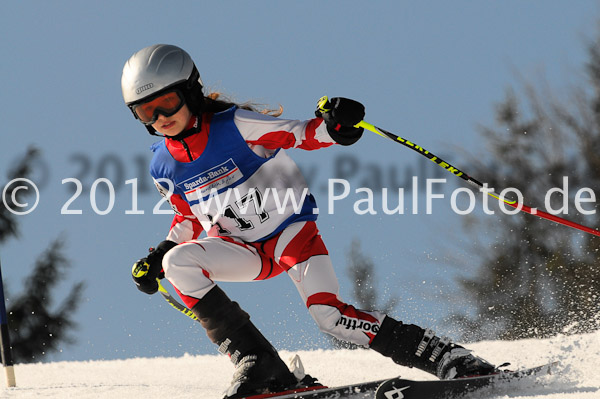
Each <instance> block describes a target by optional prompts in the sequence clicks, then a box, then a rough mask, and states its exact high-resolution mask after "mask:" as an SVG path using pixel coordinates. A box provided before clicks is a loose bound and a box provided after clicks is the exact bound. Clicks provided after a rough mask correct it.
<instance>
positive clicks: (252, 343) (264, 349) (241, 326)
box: [191, 286, 298, 399]
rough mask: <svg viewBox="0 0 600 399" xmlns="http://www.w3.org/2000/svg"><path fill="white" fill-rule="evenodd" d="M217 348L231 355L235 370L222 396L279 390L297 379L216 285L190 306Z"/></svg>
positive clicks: (247, 316) (290, 387) (237, 306)
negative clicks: (229, 384)
mask: <svg viewBox="0 0 600 399" xmlns="http://www.w3.org/2000/svg"><path fill="white" fill-rule="evenodd" d="M191 310H192V312H193V313H194V315H196V317H197V318H198V319H199V321H200V324H201V325H202V326H203V327H204V328H205V329H206V333H207V335H208V337H209V338H210V340H211V341H212V342H213V343H215V344H217V345H219V352H221V353H223V354H226V355H228V356H229V357H230V359H231V362H232V363H233V364H234V365H235V368H236V370H235V373H234V375H233V380H232V382H231V386H230V387H229V389H228V390H227V391H226V394H225V398H227V399H236V398H243V397H246V396H251V395H257V394H263V393H270V392H280V391H284V390H287V389H292V388H294V387H295V386H296V385H297V384H298V380H297V379H296V378H295V376H294V375H293V374H292V373H291V372H290V370H289V369H288V367H287V366H286V364H285V363H284V362H283V361H282V360H281V358H280V357H279V354H278V353H277V350H275V348H274V347H273V346H272V345H271V344H270V343H269V341H267V339H266V338H265V337H264V336H263V335H262V334H261V333H260V331H259V330H258V329H257V328H256V327H255V326H254V324H253V323H252V322H251V321H250V316H249V315H248V313H246V312H244V311H243V310H242V309H241V308H240V306H239V305H238V304H237V303H236V302H232V301H231V300H230V299H229V298H228V297H227V295H226V294H225V293H224V292H223V291H222V290H221V289H220V288H219V287H217V286H215V287H214V288H213V289H211V290H210V291H209V292H208V293H207V294H206V295H205V296H204V297H203V298H202V299H200V301H199V302H198V303H197V304H196V305H194V306H193V307H192V309H191Z"/></svg>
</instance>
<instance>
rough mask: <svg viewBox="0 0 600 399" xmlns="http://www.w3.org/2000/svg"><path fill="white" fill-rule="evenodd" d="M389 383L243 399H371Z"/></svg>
mask: <svg viewBox="0 0 600 399" xmlns="http://www.w3.org/2000/svg"><path fill="white" fill-rule="evenodd" d="M386 381H389V380H387V379H385V380H377V381H369V382H361V383H357V384H350V385H342V386H337V387H333V388H330V387H326V386H314V387H309V388H302V389H298V390H292V391H285V392H278V393H268V394H263V395H252V396H247V397H246V398H244V399H269V398H273V399H331V398H336V399H337V398H340V399H342V398H352V399H366V398H369V399H372V398H373V397H374V395H375V391H376V390H377V387H379V386H380V385H381V384H382V383H384V382H386Z"/></svg>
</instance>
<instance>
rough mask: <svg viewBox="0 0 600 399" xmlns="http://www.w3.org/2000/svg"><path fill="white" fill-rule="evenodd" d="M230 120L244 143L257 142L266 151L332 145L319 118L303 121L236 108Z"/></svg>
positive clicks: (253, 143)
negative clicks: (232, 120)
mask: <svg viewBox="0 0 600 399" xmlns="http://www.w3.org/2000/svg"><path fill="white" fill-rule="evenodd" d="M234 121H235V124H236V126H237V128H238V130H239V131H240V133H241V134H242V137H244V139H245V140H246V142H247V143H248V144H250V145H260V146H262V147H264V148H267V149H270V150H274V149H277V148H284V149H287V148H301V149H303V150H316V149H319V148H325V147H329V146H331V145H332V144H335V141H334V140H333V139H332V138H331V137H330V136H329V133H328V132H327V127H326V126H325V123H323V118H314V119H310V120H306V121H299V120H287V119H280V118H274V117H272V116H268V115H262V114H259V113H256V112H251V111H247V110H241V109H238V110H237V111H236V114H235V118H234Z"/></svg>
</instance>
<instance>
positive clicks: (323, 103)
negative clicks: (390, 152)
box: [317, 96, 600, 237]
mask: <svg viewBox="0 0 600 399" xmlns="http://www.w3.org/2000/svg"><path fill="white" fill-rule="evenodd" d="M329 106H330V104H329V100H328V98H327V96H323V97H321V99H319V102H318V103H317V107H318V109H319V111H320V112H321V113H325V112H329V111H330V109H328V108H327V107H329ZM356 127H362V128H364V129H366V130H369V131H371V132H373V133H376V134H378V135H380V136H382V137H386V138H388V139H390V140H392V141H394V142H396V143H400V144H402V145H403V146H405V147H408V148H410V149H411V150H413V151H416V152H417V153H419V154H421V155H423V156H424V157H426V158H427V159H429V160H430V161H432V162H434V163H435V164H437V165H439V166H441V167H442V168H444V169H446V170H447V171H448V172H450V173H452V174H453V175H455V176H457V177H460V178H461V179H463V180H464V181H466V182H467V183H469V184H471V185H473V186H476V187H479V188H482V189H483V190H482V191H484V192H485V193H487V194H488V195H490V196H491V197H493V198H495V199H497V200H499V201H502V202H504V203H506V204H507V205H510V206H512V207H513V208H515V209H518V210H520V211H523V212H526V213H529V214H531V215H535V216H539V217H540V218H542V219H547V220H550V221H553V222H555V223H558V224H562V225H564V226H568V227H571V228H574V229H577V230H581V231H584V232H586V233H588V234H592V235H595V236H599V237H600V231H598V230H597V229H592V228H590V227H587V226H584V225H581V224H579V223H575V222H573V221H570V220H567V219H564V218H561V217H559V216H556V215H552V214H550V213H547V212H544V211H540V210H539V209H537V208H531V207H529V206H527V205H524V204H519V203H517V201H509V200H507V199H505V198H501V197H499V196H498V194H496V193H494V192H493V191H492V190H491V189H489V188H487V187H486V186H484V185H483V184H482V183H481V182H479V181H478V180H475V179H474V178H472V177H470V176H469V175H467V174H466V173H465V172H463V171H461V170H460V169H458V168H457V167H455V166H452V165H451V164H449V163H448V162H446V161H444V160H443V159H441V158H439V157H438V156H436V155H434V154H432V153H431V152H429V151H427V150H426V149H425V148H423V147H421V146H420V145H417V144H415V143H413V142H411V141H409V140H406V139H404V138H402V137H400V136H398V135H395V134H394V133H390V132H388V131H387V130H384V129H381V128H379V127H377V126H375V125H372V124H370V123H368V122H365V121H364V120H363V121H360V122H359V123H358V124H356Z"/></svg>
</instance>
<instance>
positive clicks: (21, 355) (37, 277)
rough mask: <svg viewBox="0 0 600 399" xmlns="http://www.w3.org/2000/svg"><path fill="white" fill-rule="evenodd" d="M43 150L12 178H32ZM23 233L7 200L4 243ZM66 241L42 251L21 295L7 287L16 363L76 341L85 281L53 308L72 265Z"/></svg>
mask: <svg viewBox="0 0 600 399" xmlns="http://www.w3.org/2000/svg"><path fill="white" fill-rule="evenodd" d="M38 156H39V152H38V151H37V150H36V149H34V148H30V149H29V150H28V151H27V153H26V154H25V156H24V157H22V158H21V159H23V160H24V161H22V162H21V163H19V164H18V165H17V166H16V167H15V168H14V170H13V171H11V172H10V173H9V176H8V180H9V181H10V180H12V179H15V178H17V177H18V178H28V177H29V176H30V175H31V173H32V171H31V168H30V165H31V163H32V162H33V161H34V159H35V158H36V157H38ZM14 194H15V197H16V200H17V202H19V203H24V202H26V201H25V198H26V197H27V195H28V194H29V193H28V192H27V191H26V190H19V191H17V192H15V193H14ZM12 195H13V192H12V191H11V188H10V186H9V187H8V189H7V192H6V194H5V196H4V198H5V199H6V200H8V201H11V199H12V198H13V197H12ZM18 237H19V226H18V220H17V216H16V215H14V214H13V213H11V212H10V211H9V210H8V209H7V208H6V207H5V206H4V203H2V204H1V205H0V244H3V243H5V242H6V241H8V240H9V239H10V238H18ZM63 246H64V244H63V242H62V241H60V240H55V241H54V242H53V243H51V244H50V246H49V247H48V249H47V250H46V251H45V252H44V253H43V254H42V255H40V257H39V258H38V260H37V261H36V264H35V266H34V268H33V270H32V272H31V274H30V275H29V276H27V277H26V278H25V284H24V287H23V290H22V292H21V294H20V295H18V296H13V295H11V294H9V293H8V290H5V294H6V297H7V298H9V299H10V302H9V304H10V305H9V306H8V309H7V313H8V327H9V337H10V340H11V346H12V355H13V360H14V362H15V363H28V362H34V361H42V360H44V356H45V355H47V354H49V353H52V352H55V351H57V350H59V347H60V345H61V343H67V344H69V343H73V342H74V341H75V340H74V338H73V337H72V336H70V335H69V332H70V331H71V330H73V329H74V328H75V327H76V323H75V322H74V318H73V316H74V314H75V311H76V310H77V308H78V306H79V303H80V299H81V295H82V293H83V287H84V285H83V283H82V282H79V283H77V284H75V285H74V286H73V287H72V288H71V289H70V291H69V293H68V294H67V296H66V298H65V299H64V300H63V302H62V303H61V304H60V306H58V309H57V310H51V306H52V304H53V293H54V289H55V286H56V284H57V283H59V281H60V279H61V277H63V276H64V275H65V273H66V270H67V269H68V267H69V263H68V262H67V259H66V258H65V256H64V255H63Z"/></svg>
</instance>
